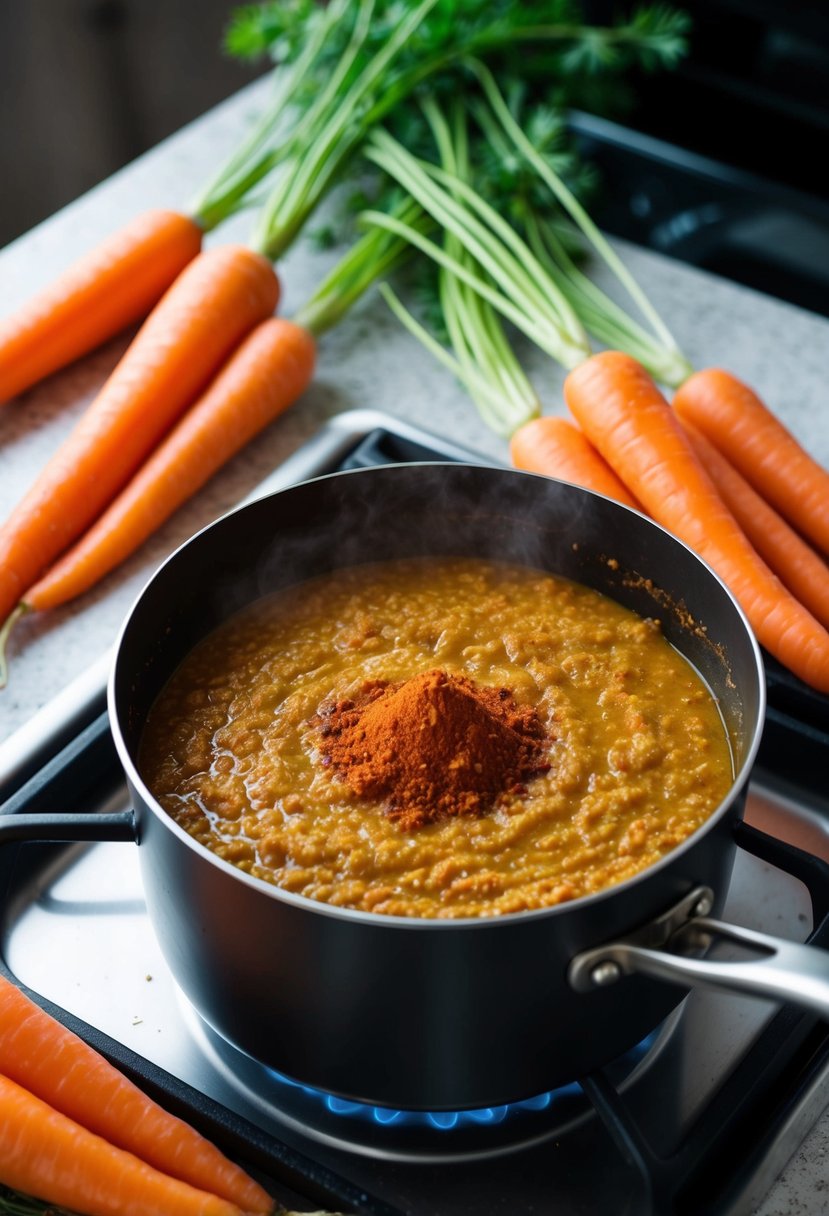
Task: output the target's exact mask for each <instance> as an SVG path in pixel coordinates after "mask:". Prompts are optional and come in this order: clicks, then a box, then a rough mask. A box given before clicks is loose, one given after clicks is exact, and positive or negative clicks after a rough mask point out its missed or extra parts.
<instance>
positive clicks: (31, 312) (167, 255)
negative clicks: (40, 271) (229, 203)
mask: <svg viewBox="0 0 829 1216" xmlns="http://www.w3.org/2000/svg"><path fill="white" fill-rule="evenodd" d="M201 240H202V230H201V228H200V227H199V225H198V224H197V223H196V222H195V220H191V219H188V217H187V216H186V215H179V214H178V212H176V211H145V212H144V213H143V214H142V215H139V216H138V217H137V218H136V219H134V220H132V221H131V222H130V223H128V224H126V225H125V226H124V227H123V228H120V229H119V230H118V231H117V232H114V233H113V234H112V235H111V236H109V237H108V238H107V239H106V240H104V241H103V242H102V243H101V244H100V245H98V246H97V247H96V248H95V249H92V250H90V251H89V252H88V253H87V254H85V255H84V256H83V257H81V258H79V259H78V261H76V262H74V263H73V264H72V265H71V266H69V267H68V268H67V269H66V270H65V271H64V272H63V274H61V275H60V276H59V277H58V278H57V279H55V281H54V282H53V283H50V284H49V286H48V287H45V288H44V289H43V290H42V291H40V292H38V293H37V294H36V295H34V296H32V297H31V298H30V299H29V300H27V301H26V302H25V303H24V304H23V305H21V307H20V308H18V309H17V311H16V312H15V313H13V314H12V316H10V317H6V318H5V319H3V320H2V321H0V404H2V403H3V402H5V401H8V400H9V399H10V398H11V397H16V396H17V394H18V393H22V392H23V391H24V390H25V389H27V388H31V386H32V385H33V384H36V383H37V382H38V381H39V380H42V379H43V377H44V376H48V375H50V373H51V372H55V371H57V370H58V369H59V368H61V367H65V366H66V365H67V364H68V363H72V362H73V361H74V360H75V359H79V358H80V356H81V355H85V354H87V353H88V352H89V351H91V350H94V349H95V347H96V346H100V345H101V343H102V342H105V341H106V340H107V339H108V338H111V337H113V336H114V335H115V334H117V333H120V331H121V330H122V329H125V328H126V327H127V326H128V325H132V324H133V323H134V322H136V321H140V320H143V318H144V317H145V316H146V315H147V313H148V312H149V311H150V309H151V308H152V307H153V305H154V304H156V303H157V302H158V301H159V300H160V299H161V296H162V295H163V294H164V292H165V291H166V290H167V288H168V287H169V286H170V284H171V283H173V282H174V280H175V279H176V278H177V277H178V276H179V274H180V273H181V272H182V270H183V269H184V267H185V266H186V265H187V263H188V262H190V261H192V259H193V258H194V257H195V256H196V254H197V253H198V252H199V250H200V248H201Z"/></svg>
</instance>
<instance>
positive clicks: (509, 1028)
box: [52, 464, 829, 1110]
mask: <svg viewBox="0 0 829 1216" xmlns="http://www.w3.org/2000/svg"><path fill="white" fill-rule="evenodd" d="M449 554H455V555H476V556H485V557H491V558H497V559H504V560H509V561H514V562H523V563H526V564H528V565H532V566H535V567H539V568H545V569H549V570H551V571H554V572H556V573H559V574H562V575H565V576H567V577H570V578H573V579H575V580H578V581H579V582H582V583H585V584H587V585H589V586H591V587H595V588H597V589H598V590H600V591H602V592H605V593H606V594H608V595H610V596H612V597H613V598H614V599H616V600H618V601H620V602H621V603H623V604H625V605H626V606H628V607H629V608H632V609H634V610H635V611H637V612H639V613H641V614H642V615H650V616H653V615H658V616H659V617H660V618H661V620H662V621H663V625H664V632H665V634H666V636H667V637H668V639H669V640H670V641H671V642H672V643H673V644H674V645H675V646H676V647H677V648H678V649H679V650H680V651H681V652H682V653H683V654H684V655H685V656H686V657H687V658H688V659H689V660H690V662H691V663H692V664H693V665H694V666H695V667H696V668H697V669H698V670H699V671H700V673H701V674H702V675H703V677H704V678H705V679H706V680H707V682H708V684H709V686H710V688H711V689H712V691H713V692H714V694H715V696H716V697H717V698H718V699H719V701H720V705H721V707H722V714H723V717H724V720H725V722H726V725H727V728H728V730H729V733H730V735H731V738H732V742H733V747H734V754H735V769H736V776H735V780H734V783H733V786H732V788H731V791H730V793H729V795H728V797H727V798H726V799H725V800H724V801H723V803H722V805H721V806H719V807H718V808H717V809H716V810H715V811H714V813H713V814H712V815H711V817H710V818H709V820H708V821H707V823H706V824H705V825H704V826H703V827H702V828H700V829H699V830H698V831H697V832H696V833H695V834H694V835H692V836H691V837H690V838H689V839H688V840H687V841H685V842H684V843H683V844H682V845H680V846H679V847H678V848H677V849H675V850H674V851H673V852H671V853H670V854H669V855H668V856H666V857H665V858H663V859H662V860H661V861H660V862H658V863H657V864H656V865H653V866H651V867H650V868H649V869H647V870H645V871H644V872H643V873H641V874H639V875H638V876H636V877H635V878H632V879H630V880H628V881H626V882H623V883H620V884H619V885H617V886H614V887H612V888H610V889H608V890H606V891H603V892H600V893H598V894H596V895H593V896H590V897H588V898H583V899H578V900H575V901H573V902H571V903H565V904H561V905H558V906H556V907H552V908H549V909H545V910H541V911H533V912H523V913H515V914H512V915H509V916H505V917H500V918H479V919H474V920H473V919H465V920H428V919H422V920H412V919H409V918H393V917H387V916H382V915H378V914H371V913H363V912H357V911H351V910H346V909H341V908H335V907H331V906H328V905H326V904H321V903H317V902H314V901H311V900H308V899H306V898H303V897H301V896H296V895H293V894H290V893H286V892H282V891H280V890H279V889H278V888H276V887H274V886H272V885H270V884H268V883H265V882H263V881H260V880H258V879H254V878H251V877H250V876H249V875H247V874H245V873H243V872H242V871H240V870H238V869H236V868H235V867H234V866H232V865H231V864H229V863H227V862H224V861H221V860H219V859H218V858H217V857H216V856H214V855H213V854H212V853H210V852H208V851H207V850H206V849H205V848H203V847H202V846H201V845H199V844H197V843H196V842H195V841H194V840H193V839H192V838H191V837H190V836H188V835H187V833H186V832H185V831H184V830H183V829H182V828H180V827H179V826H177V825H176V824H175V823H174V822H173V821H172V819H170V818H169V816H168V815H167V814H166V813H165V812H164V811H163V810H162V809H161V808H160V807H159V805H158V803H157V802H156V801H155V799H154V798H153V796H152V794H151V793H150V791H149V790H148V789H147V787H146V786H145V784H144V782H143V781H142V778H141V776H140V773H139V770H138V767H137V764H136V756H137V752H138V747H139V742H140V739H141V732H142V728H143V725H144V722H145V720H146V717H147V713H148V710H149V708H150V706H151V705H152V703H153V701H154V700H155V698H156V696H157V695H158V693H159V691H160V690H161V688H162V686H163V685H164V683H165V681H166V680H167V678H168V677H169V675H170V674H171V673H172V671H173V670H174V668H175V667H176V666H177V665H178V663H179V662H180V661H181V660H182V659H183V658H184V656H185V655H186V654H187V653H188V651H190V649H191V648H192V647H193V646H194V645H195V644H196V643H197V642H198V641H200V640H201V639H202V638H203V637H204V636H205V635H206V634H207V633H209V632H210V631H211V630H212V629H213V628H215V627H216V626H217V625H218V624H219V623H220V622H222V621H223V620H225V619H226V618H227V617H228V616H229V615H230V614H231V613H232V612H234V611H235V610H237V609H238V608H241V607H242V606H244V605H246V604H248V603H249V602H251V601H252V600H253V599H255V598H257V597H258V596H261V595H263V594H265V593H267V592H270V591H273V590H275V589H277V588H281V587H285V586H290V585H292V584H295V583H298V582H301V581H302V580H304V579H307V578H310V577H312V576H315V575H318V574H320V573H323V572H326V571H328V570H331V569H333V568H337V567H342V566H350V565H354V564H356V563H359V562H364V561H376V560H382V559H386V558H397V557H405V556H416V555H449ZM109 708H110V716H111V720H112V728H113V731H114V735H115V740H116V744H117V747H118V751H119V754H120V758H121V761H122V763H123V766H124V770H125V772H126V775H127V780H128V783H129V786H130V789H131V791H132V796H133V799H134V807H135V811H134V815H135V819H134V832H135V836H136V838H137V839H138V842H139V844H140V850H139V852H140V858H141V864H142V874H143V881H144V886H145V888H146V897H147V905H148V908H149V913H150V917H151V920H152V923H153V925H154V928H155V932H156V934H157V936H158V938H159V941H160V943H161V946H162V949H163V951H164V954H165V956H166V959H167V961H168V963H169V966H170V969H171V972H172V974H173V976H174V977H175V979H176V981H177V982H178V984H179V985H180V986H181V988H182V989H183V991H184V993H185V994H186V996H187V997H188V998H189V1000H190V1001H191V1002H192V1004H193V1005H194V1006H195V1008H196V1009H197V1010H198V1012H199V1013H200V1014H201V1016H202V1017H203V1018H204V1019H205V1020H206V1021H207V1022H208V1023H209V1024H210V1025H211V1026H213V1028H214V1029H215V1030H217V1031H218V1032H219V1033H220V1034H221V1035H222V1036H223V1037H225V1038H226V1039H228V1040H229V1041H230V1042H232V1043H233V1044H235V1045H236V1046H237V1047H239V1048H241V1049H242V1050H243V1051H245V1052H247V1053H248V1054H250V1055H251V1056H254V1057H256V1058H257V1059H259V1060H261V1061H263V1062H264V1063H266V1064H267V1065H270V1066H272V1067H274V1068H276V1069H278V1070H280V1071H281V1072H284V1073H286V1074H287V1075H288V1076H290V1077H293V1078H295V1079H297V1080H299V1081H302V1082H304V1083H307V1084H309V1085H313V1086H317V1087H319V1088H322V1089H325V1090H328V1091H331V1092H333V1093H336V1094H340V1095H345V1096H348V1097H351V1098H354V1099H358V1100H363V1101H368V1102H372V1103H377V1104H381V1105H382V1104H385V1105H392V1106H396V1107H403V1108H411V1109H429V1110H440V1109H461V1108H464V1107H474V1106H484V1105H492V1104H501V1103H505V1102H509V1101H512V1100H515V1099H520V1098H524V1097H527V1096H529V1095H531V1094H535V1093H539V1092H542V1091H544V1090H547V1089H552V1088H554V1087H555V1086H557V1085H559V1084H562V1083H565V1082H568V1081H571V1080H573V1079H574V1078H577V1077H579V1076H583V1075H585V1074H587V1073H589V1072H590V1071H592V1070H593V1069H595V1068H596V1067H598V1066H600V1065H601V1064H603V1063H605V1062H607V1061H609V1060H611V1059H613V1058H614V1057H616V1056H618V1055H620V1054H621V1053H623V1052H624V1051H626V1050H627V1049H629V1048H631V1047H632V1046H634V1045H635V1044H637V1043H638V1042H639V1041H640V1040H641V1039H642V1038H643V1037H645V1036H646V1035H647V1034H648V1033H649V1032H650V1031H651V1030H652V1029H653V1028H654V1027H656V1026H657V1025H658V1024H659V1023H660V1022H661V1021H662V1020H663V1019H664V1018H665V1017H666V1016H667V1014H668V1013H669V1012H670V1011H671V1009H673V1008H674V1007H675V1006H676V1005H677V1004H678V1003H679V1001H680V1000H681V999H682V998H683V996H684V995H685V993H686V992H687V990H688V988H689V987H690V986H693V985H709V986H714V987H724V988H728V989H733V990H738V991H745V992H752V993H755V994H757V995H762V996H772V997H776V998H778V999H780V1000H793V1001H798V1002H800V1003H802V1004H804V1005H807V1006H809V1007H811V1008H812V1009H814V1010H817V1011H818V1012H819V1013H820V1014H821V1015H823V1016H826V1017H829V954H827V953H825V952H824V951H821V950H818V949H816V948H811V947H808V946H803V945H799V944H793V943H788V942H780V941H777V940H775V939H772V938H769V937H766V936H761V935H758V934H755V933H751V934H749V933H747V932H746V931H743V930H737V929H735V928H733V927H729V926H723V925H721V924H720V923H719V922H717V921H715V920H712V919H711V917H712V915H715V914H716V913H717V912H718V911H719V910H720V909H721V908H722V905H723V902H724V899H725V895H726V890H727V887H728V882H729V877H730V872H731V868H732V863H733V860H734V857H735V853H736V844H735V841H734V836H733V829H734V826H735V822H736V821H737V819H738V818H739V817H740V816H741V813H742V809H743V806H744V802H745V794H746V787H747V782H748V778H749V773H750V770H751V767H752V764H753V761H754V758H755V755H756V751H757V747H758V743H759V739H760V734H761V730H762V725H763V717H764V712H765V681H764V674H763V668H762V662H761V658H760V654H759V651H758V648H757V644H756V642H755V640H754V637H753V635H752V633H751V630H750V629H749V627H748V625H747V623H746V621H745V619H744V617H743V615H742V613H741V612H740V610H739V608H738V607H737V605H736V604H735V602H734V600H733V599H732V597H731V595H730V594H729V593H728V591H727V590H726V589H725V588H724V586H723V585H722V583H721V582H720V581H719V580H718V579H717V578H716V577H715V575H714V574H712V572H711V571H710V570H709V569H708V567H707V566H706V565H705V564H704V563H703V562H701V561H700V560H699V559H698V558H697V557H696V556H695V555H694V554H693V553H692V552H691V551H690V550H689V549H687V548H686V547H685V546H684V545H683V544H681V543H680V542H679V541H677V540H676V539H674V538H673V537H672V536H671V535H669V534H668V533H667V532H665V531H664V530H663V529H661V528H660V527H658V526H657V525H655V524H653V523H651V522H650V521H649V520H647V519H645V518H643V517H642V516H640V515H639V514H637V513H636V512H635V511H630V510H628V509H627V508H625V507H622V506H619V505H618V504H616V503H613V502H610V501H609V500H607V499H605V498H603V497H601V496H599V495H595V494H591V493H589V492H587V491H583V490H581V489H578V488H576V487H574V486H571V485H568V484H565V483H562V482H557V481H552V480H548V479H546V478H540V477H535V476H532V475H529V474H524V473H519V472H515V471H512V470H506V469H504V470H501V469H493V468H483V467H477V466H470V465H432V464H421V465H403V466H392V467H383V468H374V469H368V470H361V471H357V472H349V473H339V474H334V475H332V476H329V477H323V478H319V479H317V480H315V481H310V482H306V483H304V484H301V485H298V486H295V487H292V488H291V489H288V490H284V491H282V492H280V493H277V494H274V495H272V496H270V497H268V498H264V499H260V500H259V501H257V502H254V503H252V504H250V505H248V506H244V507H242V508H240V509H239V510H237V511H235V512H233V513H231V514H230V515H227V516H225V517H224V518H222V519H220V520H219V521H218V522H216V523H214V524H213V525H211V526H210V527H209V528H206V529H205V530H204V531H203V532H201V533H199V534H198V535H197V536H195V537H194V538H193V539H192V540H190V541H189V542H188V543H187V544H185V545H184V546H183V547H182V548H181V549H179V550H178V552H177V553H175V554H174V555H173V556H172V557H171V558H170V559H169V560H168V561H167V562H166V563H165V565H163V566H162V567H161V569H160V570H159V571H158V572H157V573H156V575H155V576H154V578H153V579H152V580H151V582H150V583H149V585H148V586H147V587H146V588H145V590H144V591H143V593H142V594H141V596H140V597H139V599H138V602H137V603H136V604H135V606H134V608H133V609H132V612H131V613H130V615H129V617H128V619H127V621H126V624H125V626H124V629H123V632H122V635H121V638H120V642H119V645H118V649H117V657H116V662H115V666H114V670H113V674H112V678H111V682H110V690H109ZM92 818H94V817H92V816H90V819H92ZM89 830H90V831H92V832H93V833H94V831H95V828H94V826H92V827H91V828H90V829H89ZM116 830H123V831H124V832H126V831H127V830H132V829H130V828H129V827H127V828H122V829H118V828H117V825H116ZM52 838H62V837H60V835H59V833H58V832H56V833H55V836H53V837H52ZM723 936H724V937H730V938H734V937H736V938H737V939H738V940H739V941H740V942H741V943H743V945H748V946H749V948H750V949H751V950H752V951H753V953H754V955H755V956H756V957H753V958H752V959H750V960H749V961H740V962H719V961H711V960H706V959H703V958H702V957H700V955H701V949H700V947H701V945H704V944H705V943H706V942H708V941H710V940H712V939H716V938H719V937H723Z"/></svg>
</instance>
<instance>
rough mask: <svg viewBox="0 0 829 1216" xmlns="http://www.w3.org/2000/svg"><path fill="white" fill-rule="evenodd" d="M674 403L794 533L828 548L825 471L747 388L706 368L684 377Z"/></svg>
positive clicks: (828, 501)
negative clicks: (786, 521) (774, 509)
mask: <svg viewBox="0 0 829 1216" xmlns="http://www.w3.org/2000/svg"><path fill="white" fill-rule="evenodd" d="M673 405H674V409H675V410H676V412H677V413H678V414H679V416H680V418H682V419H683V421H685V422H690V423H692V424H693V425H694V426H695V427H697V428H698V429H699V430H700V431H702V433H703V434H704V435H705V437H706V438H707V439H708V440H709V441H710V442H711V443H713V444H714V446H715V447H717V448H719V450H720V451H721V452H722V454H723V455H724V456H726V457H727V458H728V459H729V460H730V461H731V463H732V464H733V465H734V467H735V468H736V469H738V470H739V471H740V472H741V473H742V475H743V477H745V479H746V480H747V481H749V482H750V483H751V485H753V486H754V489H755V490H756V491H757V492H758V494H762V496H763V498H765V499H766V501H767V502H770V503H771V505H772V506H773V507H775V508H776V509H777V510H778V511H779V512H780V514H781V515H782V516H784V517H785V518H786V519H787V520H788V521H789V523H790V524H791V525H792V526H793V527H794V528H796V529H797V531H798V532H800V533H802V535H803V536H805V537H807V538H808V539H809V540H811V541H812V542H813V544H815V545H817V546H818V548H819V549H822V550H823V552H824V553H829V472H827V470H826V469H824V468H823V467H822V466H821V465H819V464H818V463H817V461H815V460H813V459H812V457H811V456H810V455H809V454H808V453H807V452H805V451H804V450H803V448H802V447H801V446H800V444H799V443H798V441H797V440H796V439H795V437H794V435H792V433H791V432H790V431H788V430H787V429H786V427H784V426H783V424H782V423H781V422H780V421H779V420H778V419H777V418H775V416H774V414H773V413H772V412H771V410H769V408H768V407H767V406H766V405H764V404H763V402H762V401H761V400H760V398H759V397H758V396H757V394H756V393H755V392H753V391H752V389H750V388H749V387H748V386H747V385H745V384H743V383H742V382H741V381H740V380H738V379H737V377H736V376H732V375H731V374H730V373H729V372H724V371H721V370H720V369H719V368H707V369H705V370H704V371H700V372H696V373H695V374H694V375H693V376H690V377H689V379H688V380H686V381H685V383H684V384H683V385H682V386H681V388H679V389H678V390H677V392H676V393H675V395H674V399H673Z"/></svg>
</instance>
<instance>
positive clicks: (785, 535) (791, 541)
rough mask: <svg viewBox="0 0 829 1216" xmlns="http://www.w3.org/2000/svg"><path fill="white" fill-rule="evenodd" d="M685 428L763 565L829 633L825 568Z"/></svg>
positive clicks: (720, 457) (704, 443)
mask: <svg viewBox="0 0 829 1216" xmlns="http://www.w3.org/2000/svg"><path fill="white" fill-rule="evenodd" d="M683 429H684V430H685V433H686V434H687V436H688V438H689V439H690V441H691V446H692V447H693V449H694V451H695V452H696V454H697V457H698V458H699V461H700V463H701V464H702V466H703V468H704V469H705V470H706V472H707V473H708V476H709V477H710V478H711V480H712V481H713V483H714V485H715V486H716V487H717V490H718V491H719V494H720V497H721V498H722V500H723V502H724V503H725V505H726V506H727V507H728V509H729V511H730V512H731V514H732V515H733V516H734V518H735V519H736V521H737V523H738V524H739V525H740V527H741V528H742V529H743V531H744V532H745V534H746V536H747V537H748V539H749V540H750V541H751V543H752V545H754V548H755V549H756V550H757V552H758V553H759V554H760V556H761V557H762V559H763V561H764V562H766V564H767V565H768V566H769V567H770V568H771V569H772V570H773V571H774V573H775V574H776V575H777V577H778V578H779V579H780V580H781V582H783V583H784V584H785V585H786V586H787V587H788V589H789V591H791V593H792V595H794V596H795V597H796V598H797V599H799V600H800V602H801V604H803V605H805V607H806V608H808V609H809V611H810V612H811V614H812V616H814V617H815V618H816V619H817V620H818V621H820V623H821V624H822V625H824V626H825V627H827V628H829V566H827V564H826V562H825V561H823V559H822V558H821V557H820V556H819V555H818V554H817V553H815V551H814V549H812V548H811V546H810V545H807V544H806V542H805V541H804V540H803V539H802V538H801V537H800V536H798V534H797V532H795V531H794V529H793V528H790V527H789V525H788V524H787V523H786V521H785V520H784V519H783V518H781V516H780V515H778V514H777V512H776V511H775V509H774V507H770V506H769V504H768V503H767V502H766V500H765V499H764V498H762V497H761V496H760V495H759V494H758V493H757V491H756V490H754V489H753V488H752V487H751V486H750V485H749V483H748V482H747V481H746V480H745V478H744V477H743V476H742V474H741V473H738V471H737V470H736V469H735V468H734V466H733V465H732V464H731V463H730V461H728V460H726V458H725V456H723V455H722V453H721V452H720V451H719V450H718V449H717V448H715V447H714V445H713V444H712V443H709V442H708V440H707V439H706V438H705V436H704V435H703V434H702V432H701V431H698V430H697V429H696V427H694V426H692V425H691V424H690V423H689V422H684V423H683Z"/></svg>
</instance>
